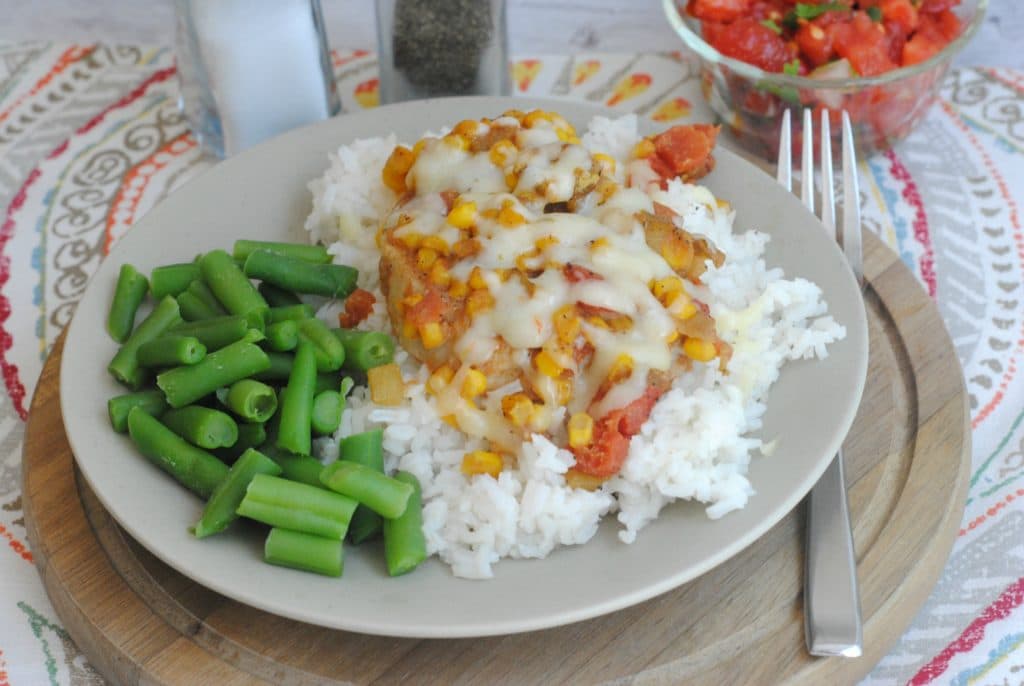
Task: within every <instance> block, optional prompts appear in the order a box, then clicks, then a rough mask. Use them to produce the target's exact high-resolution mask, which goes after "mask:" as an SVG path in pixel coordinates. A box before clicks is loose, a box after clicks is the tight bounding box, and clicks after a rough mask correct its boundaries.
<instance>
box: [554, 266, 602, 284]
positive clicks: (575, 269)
mask: <svg viewBox="0 0 1024 686" xmlns="http://www.w3.org/2000/svg"><path fill="white" fill-rule="evenodd" d="M562 274H563V275H564V276H565V280H566V281H568V282H569V283H579V282H580V281H590V280H592V279H601V278H603V277H602V276H601V275H600V274H597V273H595V272H592V271H590V270H589V269H587V268H586V267H581V266H579V265H578V264H573V263H572V262H570V263H568V264H567V265H565V266H564V267H562Z"/></svg>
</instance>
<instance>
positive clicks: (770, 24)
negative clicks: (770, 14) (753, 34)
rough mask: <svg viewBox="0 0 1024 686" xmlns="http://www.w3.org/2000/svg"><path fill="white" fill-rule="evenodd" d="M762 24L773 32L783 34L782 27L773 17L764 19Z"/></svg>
mask: <svg viewBox="0 0 1024 686" xmlns="http://www.w3.org/2000/svg"><path fill="white" fill-rule="evenodd" d="M761 26H763V27H765V28H766V29H769V30H770V31H771V32H772V33H775V34H778V35H780V36H781V35H782V27H781V26H779V25H778V24H776V23H775V22H774V21H772V20H771V19H762V20H761Z"/></svg>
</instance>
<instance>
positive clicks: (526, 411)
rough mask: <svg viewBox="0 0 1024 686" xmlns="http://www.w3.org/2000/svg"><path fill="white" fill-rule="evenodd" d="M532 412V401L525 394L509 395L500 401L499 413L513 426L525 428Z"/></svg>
mask: <svg viewBox="0 0 1024 686" xmlns="http://www.w3.org/2000/svg"><path fill="white" fill-rule="evenodd" d="M532 412H533V401H532V400H530V399H529V398H528V397H527V396H526V394H525V393H511V394H509V395H506V396H505V397H504V398H502V399H501V413H502V414H503V415H505V419H507V420H509V421H510V422H512V423H513V424H514V425H515V426H525V425H526V423H527V422H528V421H530V414H531V413H532Z"/></svg>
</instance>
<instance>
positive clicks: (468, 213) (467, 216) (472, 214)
mask: <svg viewBox="0 0 1024 686" xmlns="http://www.w3.org/2000/svg"><path fill="white" fill-rule="evenodd" d="M448 223H449V224H451V225H452V226H454V227H455V228H457V229H468V228H469V227H471V226H473V224H474V223H476V203H475V202H461V203H459V204H458V205H456V206H455V207H453V208H452V211H451V212H449V213H448Z"/></svg>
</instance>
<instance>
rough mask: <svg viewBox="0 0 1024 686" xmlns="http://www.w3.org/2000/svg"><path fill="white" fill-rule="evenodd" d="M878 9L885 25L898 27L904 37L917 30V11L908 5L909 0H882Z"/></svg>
mask: <svg viewBox="0 0 1024 686" xmlns="http://www.w3.org/2000/svg"><path fill="white" fill-rule="evenodd" d="M879 7H880V8H881V9H882V19H883V20H884V21H885V23H886V25H888V24H897V25H899V26H900V27H902V28H903V31H904V35H909V34H910V33H911V32H912V31H913V30H914V29H916V28H917V9H916V8H915V7H914V6H913V5H911V4H910V0H883V2H882V4H881V5H879Z"/></svg>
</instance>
